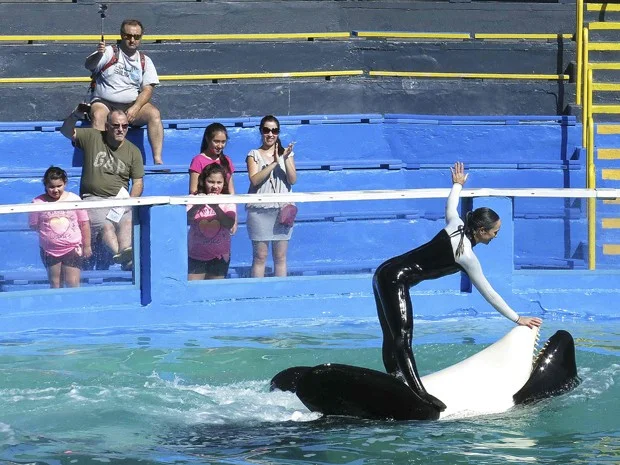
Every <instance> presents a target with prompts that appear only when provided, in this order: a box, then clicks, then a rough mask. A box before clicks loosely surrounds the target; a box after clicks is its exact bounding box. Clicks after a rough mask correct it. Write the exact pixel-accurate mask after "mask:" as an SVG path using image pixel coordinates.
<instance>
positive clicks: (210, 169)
mask: <svg viewBox="0 0 620 465" xmlns="http://www.w3.org/2000/svg"><path fill="white" fill-rule="evenodd" d="M215 173H220V174H221V175H222V177H223V178H224V187H223V188H222V194H230V192H229V191H228V181H227V179H226V168H224V167H223V166H221V165H218V164H217V163H211V164H210V165H207V166H205V167H204V169H203V170H202V172H201V173H200V175H199V176H198V191H197V193H198V194H206V193H207V178H208V177H209V176H211V175H212V174H215Z"/></svg>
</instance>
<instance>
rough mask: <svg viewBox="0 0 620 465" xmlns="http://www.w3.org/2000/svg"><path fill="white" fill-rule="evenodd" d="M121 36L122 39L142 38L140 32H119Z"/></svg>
mask: <svg viewBox="0 0 620 465" xmlns="http://www.w3.org/2000/svg"><path fill="white" fill-rule="evenodd" d="M121 37H122V38H123V39H125V40H129V39H132V38H133V40H140V39H142V34H127V33H125V32H123V33H122V34H121Z"/></svg>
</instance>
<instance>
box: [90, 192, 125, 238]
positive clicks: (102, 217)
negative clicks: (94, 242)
mask: <svg viewBox="0 0 620 465" xmlns="http://www.w3.org/2000/svg"><path fill="white" fill-rule="evenodd" d="M112 199H114V197H97V196H96V195H90V194H84V196H83V197H82V200H112ZM109 212H110V208H92V209H89V210H88V218H89V219H90V230H91V234H92V236H93V237H95V236H96V235H97V234H99V233H100V232H101V230H102V229H103V226H104V225H105V224H106V223H110V224H116V223H114V222H112V221H110V220H109V219H107V218H106V216H108V213H109ZM131 215H132V208H131V207H127V208H125V213H123V217H122V218H121V221H131V219H132V216H131Z"/></svg>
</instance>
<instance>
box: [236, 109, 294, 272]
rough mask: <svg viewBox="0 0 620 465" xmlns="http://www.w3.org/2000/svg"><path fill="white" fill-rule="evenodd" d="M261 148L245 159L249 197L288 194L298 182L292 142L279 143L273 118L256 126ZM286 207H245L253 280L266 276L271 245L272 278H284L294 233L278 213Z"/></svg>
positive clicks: (275, 204)
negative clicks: (289, 247) (248, 180)
mask: <svg viewBox="0 0 620 465" xmlns="http://www.w3.org/2000/svg"><path fill="white" fill-rule="evenodd" d="M259 130H260V133H261V138H262V145H261V146H260V147H259V148H258V149H254V150H250V153H248V156H247V158H246V163H247V166H248V176H249V178H250V188H249V190H248V193H249V194H267V193H270V194H272V193H273V194H280V193H287V192H291V190H292V185H293V184H295V182H296V181H297V170H296V168H295V161H294V158H293V157H294V155H295V154H294V152H293V143H292V142H291V143H290V144H289V145H288V146H287V147H286V148H284V147H282V142H281V141H280V137H279V134H280V122H279V121H278V119H277V118H276V117H275V116H272V115H267V116H265V117H264V118H263V119H262V120H261V122H260V126H259ZM284 205H285V204H283V203H269V204H249V205H247V207H246V208H247V226H248V234H249V236H250V239H251V240H252V252H253V253H252V272H251V276H252V277H253V278H262V277H264V276H265V263H266V261H267V256H268V254H269V243H271V248H272V255H273V264H274V275H275V276H286V273H287V271H286V253H287V250H288V241H289V239H290V238H291V233H292V231H293V227H292V224H284V223H283V222H282V218H281V210H282V207H283V206H284Z"/></svg>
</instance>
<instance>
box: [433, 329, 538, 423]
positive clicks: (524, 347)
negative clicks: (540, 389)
mask: <svg viewBox="0 0 620 465" xmlns="http://www.w3.org/2000/svg"><path fill="white" fill-rule="evenodd" d="M537 340H538V329H530V328H528V327H526V326H516V327H515V328H513V329H512V330H511V331H510V332H509V333H508V334H506V335H505V336H504V337H503V338H501V339H500V340H499V341H497V342H496V343H494V344H492V345H490V346H489V347H487V348H486V349H484V350H483V351H481V352H478V353H477V354H475V355H472V356H471V357H469V358H467V359H465V360H463V361H462V362H459V363H457V364H455V365H452V366H450V367H448V368H445V369H443V370H441V371H438V372H436V373H432V374H430V375H427V376H423V377H422V383H423V385H424V387H425V388H426V391H427V392H429V393H430V394H432V395H433V396H435V397H437V398H438V399H440V400H441V401H442V402H443V403H444V404H446V406H447V408H446V410H445V411H443V412H442V413H441V416H440V418H446V417H455V416H456V417H465V416H472V415H484V414H491V413H500V412H505V411H506V410H508V409H509V408H511V407H513V406H514V402H513V400H512V396H513V395H514V394H515V393H516V392H517V391H518V390H519V389H521V388H522V387H523V385H524V384H525V383H526V381H527V380H528V379H529V377H530V374H531V371H532V360H533V357H534V353H535V350H536V343H537Z"/></svg>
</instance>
